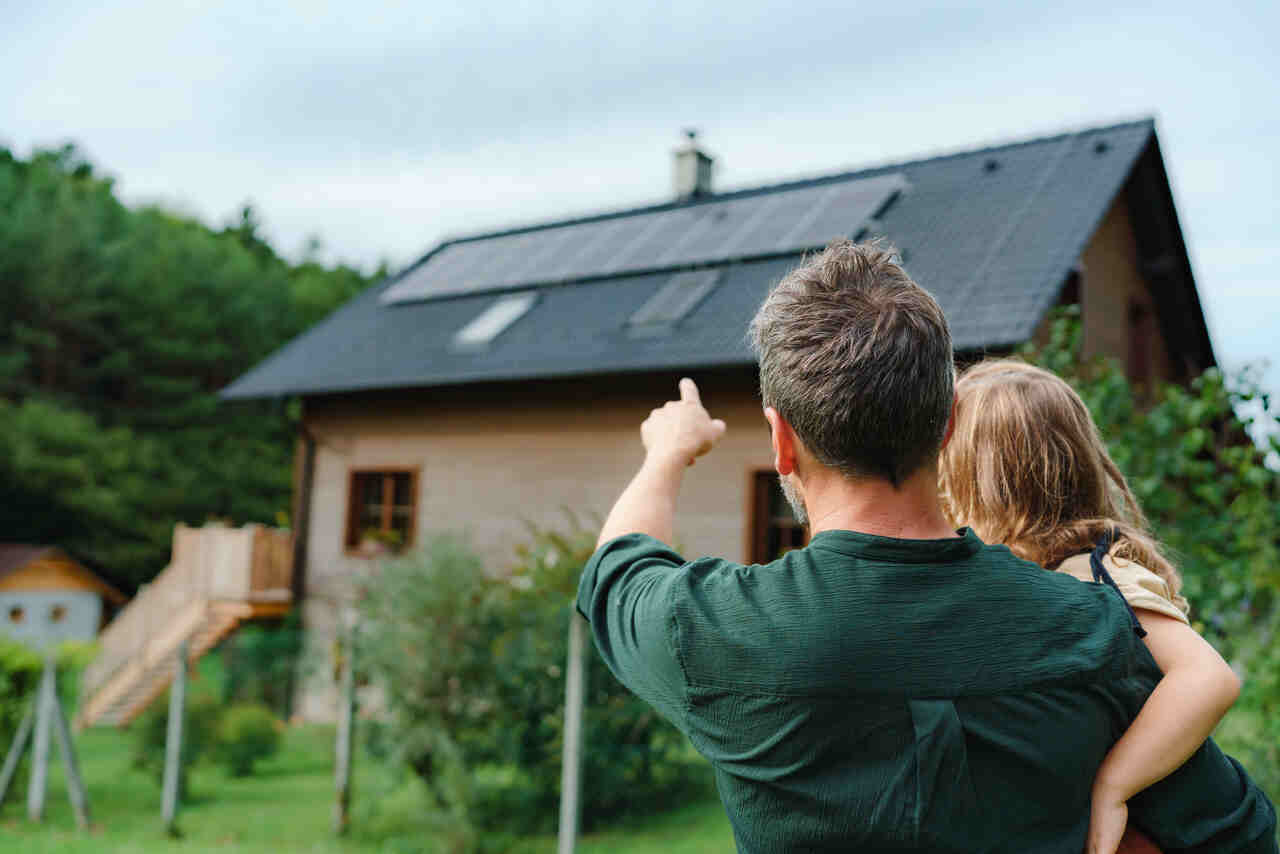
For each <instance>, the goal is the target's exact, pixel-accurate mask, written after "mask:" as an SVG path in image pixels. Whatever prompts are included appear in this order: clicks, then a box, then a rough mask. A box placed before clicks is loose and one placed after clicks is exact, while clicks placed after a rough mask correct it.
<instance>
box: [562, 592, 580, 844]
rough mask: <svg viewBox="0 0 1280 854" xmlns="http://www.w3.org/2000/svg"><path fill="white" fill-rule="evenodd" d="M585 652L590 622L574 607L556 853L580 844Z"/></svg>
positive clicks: (565, 680)
mask: <svg viewBox="0 0 1280 854" xmlns="http://www.w3.org/2000/svg"><path fill="white" fill-rule="evenodd" d="M586 652H587V621H586V620H584V619H583V618H582V617H581V616H580V615H579V614H578V609H577V608H573V609H572V610H571V613H570V615H569V660H568V666H567V667H566V669H565V678H564V756H563V759H562V760H561V764H560V838H559V841H558V844H557V846H556V854H573V852H574V849H575V848H576V846H577V844H578V811H579V802H580V797H581V794H582V715H583V705H584V698H585V696H586V690H587V669H586Z"/></svg>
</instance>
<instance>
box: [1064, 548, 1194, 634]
mask: <svg viewBox="0 0 1280 854" xmlns="http://www.w3.org/2000/svg"><path fill="white" fill-rule="evenodd" d="M1102 565H1103V566H1105V567H1106V568H1107V573H1108V574H1109V575H1110V576H1111V580H1112V581H1114V582H1115V583H1116V588H1117V589H1118V590H1119V591H1120V595H1121V596H1123V597H1124V598H1125V601H1126V602H1128V603H1129V607H1131V608H1135V609H1137V608H1141V609H1142V610H1144V611H1154V612H1156V613H1157V614H1162V615H1164V616H1166V617H1172V618H1173V619H1175V620H1181V621H1182V622H1184V623H1185V622H1187V611H1188V606H1187V600H1186V599H1184V598H1182V597H1181V596H1175V595H1174V594H1173V593H1172V592H1171V591H1170V590H1169V585H1168V584H1166V583H1165V581H1164V579H1163V578H1161V577H1160V576H1158V575H1156V574H1155V573H1154V572H1152V571H1151V570H1149V569H1147V568H1146V567H1145V566H1142V565H1141V564H1138V563H1134V562H1133V561H1130V560H1116V559H1115V558H1113V557H1112V556H1111V555H1107V556H1106V557H1105V558H1103V559H1102ZM1058 571H1059V572H1065V573H1066V574H1068V575H1074V576H1075V577H1076V578H1078V579H1080V580H1081V581H1093V569H1092V568H1091V567H1090V565H1089V556H1088V555H1087V554H1086V555H1076V556H1075V557H1072V558H1068V559H1067V560H1064V561H1063V562H1062V564H1061V565H1060V566H1059V567H1058Z"/></svg>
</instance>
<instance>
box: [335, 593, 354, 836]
mask: <svg viewBox="0 0 1280 854" xmlns="http://www.w3.org/2000/svg"><path fill="white" fill-rule="evenodd" d="M346 623H347V625H346V632H344V633H343V634H344V637H343V643H342V677H341V678H342V685H341V690H342V697H341V699H340V700H339V703H338V733H337V743H336V744H335V745H334V751H335V753H336V754H337V755H336V758H335V760H334V773H333V777H334V787H335V789H336V792H335V795H336V798H335V801H334V805H333V832H334V833H336V834H338V835H339V836H341V835H342V834H345V833H346V832H347V825H348V821H349V809H350V807H351V737H352V733H353V729H354V726H355V708H356V676H355V640H356V621H355V618H354V617H353V616H352V615H350V614H348V615H347V616H346Z"/></svg>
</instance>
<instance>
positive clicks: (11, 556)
mask: <svg viewBox="0 0 1280 854" xmlns="http://www.w3.org/2000/svg"><path fill="white" fill-rule="evenodd" d="M53 548H54V547H53V546H30V545H27V544H26V543H0V578H4V577H5V576H6V575H8V574H9V573H11V572H13V571H14V570H18V569H22V568H23V567H24V566H26V565H27V564H29V563H31V562H32V561H33V560H36V559H38V558H41V557H44V555H45V554H47V553H48V552H51V551H53Z"/></svg>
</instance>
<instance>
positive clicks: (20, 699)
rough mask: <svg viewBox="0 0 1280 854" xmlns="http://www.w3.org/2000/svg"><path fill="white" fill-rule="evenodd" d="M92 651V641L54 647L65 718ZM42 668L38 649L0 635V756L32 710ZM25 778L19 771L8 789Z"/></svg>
mask: <svg viewBox="0 0 1280 854" xmlns="http://www.w3.org/2000/svg"><path fill="white" fill-rule="evenodd" d="M93 651H94V647H93V645H92V644H86V643H82V642H79V641H68V642H66V643H63V644H61V645H59V646H58V648H57V651H56V658H57V667H58V695H59V697H60V699H61V700H62V711H63V713H64V714H65V715H66V716H67V717H68V718H71V717H72V716H73V715H74V710H75V698H76V693H77V688H78V686H79V683H80V678H79V677H80V671H81V670H83V669H84V666H85V664H86V663H87V662H88V661H90V660H91V659H92V657H93ZM43 672H44V658H43V656H42V654H41V653H40V652H39V651H38V650H36V649H34V648H32V647H30V646H27V645H26V644H24V643H21V642H19V641H16V640H13V639H12V638H10V637H7V636H5V635H0V756H3V755H4V754H5V753H7V752H8V750H9V747H10V745H11V744H12V743H13V737H14V736H15V735H16V734H17V731H18V726H19V724H21V722H22V718H23V716H24V715H26V714H27V712H28V711H29V710H31V708H32V703H33V702H34V701H35V696H36V689H37V688H38V687H39V686H40V677H41V675H42V673H43ZM28 749H30V744H29V743H28ZM28 755H29V754H28ZM25 779H26V778H25V776H24V775H23V773H22V772H21V771H19V775H18V776H17V777H15V778H14V781H13V783H11V789H10V791H17V790H20V789H21V787H22V786H23V785H24V783H25Z"/></svg>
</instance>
